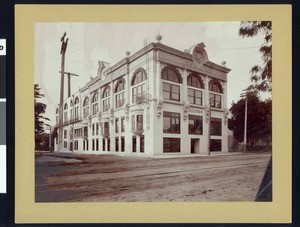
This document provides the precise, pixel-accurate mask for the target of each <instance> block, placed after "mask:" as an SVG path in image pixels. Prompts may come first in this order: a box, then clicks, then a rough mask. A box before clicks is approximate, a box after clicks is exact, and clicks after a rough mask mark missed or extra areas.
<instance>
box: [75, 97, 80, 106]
mask: <svg viewBox="0 0 300 227" xmlns="http://www.w3.org/2000/svg"><path fill="white" fill-rule="evenodd" d="M78 103H79V98H78V97H76V98H75V105H76V104H78Z"/></svg>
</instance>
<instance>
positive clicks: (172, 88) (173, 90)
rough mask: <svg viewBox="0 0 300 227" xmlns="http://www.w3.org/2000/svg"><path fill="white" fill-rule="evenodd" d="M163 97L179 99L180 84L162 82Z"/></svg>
mask: <svg viewBox="0 0 300 227" xmlns="http://www.w3.org/2000/svg"><path fill="white" fill-rule="evenodd" d="M163 97H164V99H168V100H174V101H180V86H179V85H175V84H169V83H166V82H163Z"/></svg>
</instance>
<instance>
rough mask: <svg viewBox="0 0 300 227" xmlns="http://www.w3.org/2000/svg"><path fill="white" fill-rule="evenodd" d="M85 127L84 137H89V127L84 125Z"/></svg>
mask: <svg viewBox="0 0 300 227" xmlns="http://www.w3.org/2000/svg"><path fill="white" fill-rule="evenodd" d="M83 129H84V134H83V136H84V137H87V136H88V127H84V128H83Z"/></svg>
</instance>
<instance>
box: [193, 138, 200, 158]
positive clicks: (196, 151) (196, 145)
mask: <svg viewBox="0 0 300 227" xmlns="http://www.w3.org/2000/svg"><path fill="white" fill-rule="evenodd" d="M199 152H200V139H195V138H192V139H191V154H199Z"/></svg>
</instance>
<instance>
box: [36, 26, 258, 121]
mask: <svg viewBox="0 0 300 227" xmlns="http://www.w3.org/2000/svg"><path fill="white" fill-rule="evenodd" d="M239 27H240V22H239V21H236V22H164V23H157V22H155V23H154V22H153V23H145V22H140V23H137V22H129V23H125V22H122V23H110V22H104V23H81V22H76V23H74V22H72V23H36V24H35V37H34V39H35V40H34V44H35V45H34V48H35V49H34V73H35V75H34V83H37V84H39V86H40V87H41V92H42V93H44V94H45V97H44V98H43V99H41V100H40V101H41V102H44V103H45V104H46V105H47V109H46V113H45V116H46V117H48V118H49V119H50V122H49V124H50V125H55V105H57V104H58V103H59V95H60V73H59V71H60V69H61V55H60V49H61V42H60V39H61V37H62V35H63V33H64V32H66V33H67V35H66V38H69V41H68V47H67V50H66V56H65V71H67V72H72V73H76V74H78V75H79V77H72V79H71V93H74V92H76V91H77V90H78V89H79V88H80V87H83V86H84V85H85V84H86V83H87V82H88V81H90V78H91V77H95V76H96V75H97V70H98V61H99V60H103V61H106V62H109V63H110V65H114V64H115V63H117V62H119V61H120V60H122V59H123V58H124V57H125V52H126V51H127V50H129V51H130V52H131V54H133V53H135V52H137V51H138V50H140V49H141V48H143V47H144V40H147V43H151V42H156V40H155V36H156V35H157V34H158V33H159V34H161V36H162V40H161V43H163V44H165V45H167V46H171V47H173V48H175V49H178V50H182V51H183V50H185V49H189V48H190V47H192V46H193V45H195V44H198V43H201V42H204V44H205V46H206V47H205V50H206V52H207V54H208V59H209V61H212V62H214V63H216V64H221V62H222V61H226V67H227V68H230V69H231V71H230V72H229V73H228V76H227V79H228V83H227V92H228V93H227V107H228V108H230V106H231V104H232V102H233V101H234V102H236V101H237V100H239V99H240V94H241V93H242V90H243V89H245V88H247V87H248V86H249V84H250V83H251V81H250V69H251V67H252V66H254V65H256V64H258V65H261V64H262V60H261V54H260V53H259V47H260V46H261V44H262V43H263V42H264V40H263V38H264V37H263V35H261V34H259V35H257V36H255V37H251V38H242V37H240V36H239V35H238V30H239ZM66 94H67V77H65V95H64V97H66Z"/></svg>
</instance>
